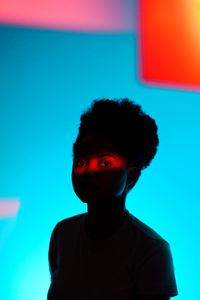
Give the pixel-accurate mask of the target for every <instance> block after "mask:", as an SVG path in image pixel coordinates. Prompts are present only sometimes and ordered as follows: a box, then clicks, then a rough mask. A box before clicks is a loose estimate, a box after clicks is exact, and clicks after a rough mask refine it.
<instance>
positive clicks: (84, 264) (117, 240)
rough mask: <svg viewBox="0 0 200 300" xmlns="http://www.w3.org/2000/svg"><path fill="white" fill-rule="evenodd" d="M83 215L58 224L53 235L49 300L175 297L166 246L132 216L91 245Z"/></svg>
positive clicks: (174, 283) (176, 291) (170, 257)
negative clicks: (152, 296) (106, 236)
mask: <svg viewBox="0 0 200 300" xmlns="http://www.w3.org/2000/svg"><path fill="white" fill-rule="evenodd" d="M86 215H87V213H83V214H80V215H77V216H73V217H71V218H67V219H64V220H63V221H61V222H59V223H58V224H57V225H56V226H55V228H54V230H53V232H52V235H51V240H50V245H49V266H50V271H51V285H50V288H49V291H48V296H47V298H48V300H78V299H82V300H83V299H87V300H102V299H104V300H107V299H109V300H111V299H115V300H134V295H169V296H170V297H173V296H176V295H178V290H177V285H176V279H175V274H174V265H173V260H172V255H171V250H170V245H169V243H168V242H167V241H166V240H164V239H163V238H162V237H161V236H160V235H159V234H158V233H156V232H155V231H154V230H153V229H151V228H150V227H149V226H147V225H146V224H144V223H143V222H141V221H140V220H139V219H137V218H136V217H135V216H133V215H132V214H131V213H130V212H128V211H127V216H126V218H125V220H124V222H123V224H122V225H121V226H120V227H119V228H118V230H117V231H116V232H115V233H114V234H112V235H111V236H110V237H108V238H105V239H103V240H91V239H89V237H88V235H87V234H86V232H85V227H84V221H85V218H86Z"/></svg>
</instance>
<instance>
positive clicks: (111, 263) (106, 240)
mask: <svg viewBox="0 0 200 300" xmlns="http://www.w3.org/2000/svg"><path fill="white" fill-rule="evenodd" d="M158 143H159V140H158V135H157V126H156V123H155V121H154V120H153V119H152V118H150V117H149V116H148V115H146V114H145V113H144V112H143V111H142V110H141V106H139V105H136V104H135V103H134V102H133V101H130V100H128V99H121V100H118V101H117V100H108V99H103V100H98V101H97V100H96V101H94V102H93V104H92V106H91V108H90V109H89V110H88V111H87V112H86V113H83V114H82V116H81V124H80V127H79V134H78V137H77V139H76V141H75V143H74V145H73V170H72V183H73V188H74V191H75V193H76V195H77V196H78V197H79V198H80V200H81V201H82V202H84V203H87V207H88V212H87V213H83V214H79V215H77V216H73V217H71V218H67V219H64V220H62V221H61V222H59V223H58V224H57V225H56V226H55V228H54V230H53V233H52V236H51V240H50V246H49V265H50V273H51V285H50V288H49V292H48V300H72V299H74V300H76V299H77V300H78V299H86V300H98V299H99V300H107V299H109V300H134V299H135V300H136V299H140V300H142V299H146V300H156V299H157V300H159V299H160V300H167V299H170V297H173V296H176V295H177V294H178V291H177V286H176V279H175V274H174V266H173V260H172V255H171V251H170V245H169V243H168V242H167V241H166V240H164V239H163V238H162V237H161V236H160V235H159V234H158V233H157V232H155V231H154V230H153V229H151V228H150V227H149V226H147V225H146V224H144V223H143V222H141V221H140V220H139V219H137V218H136V217H135V216H133V215H132V214H131V213H130V212H129V211H128V210H127V209H126V208H125V200H126V196H127V194H128V192H129V191H130V190H131V189H132V188H133V187H134V185H135V184H136V182H137V180H138V178H139V177H140V175H141V171H142V170H143V169H144V168H146V167H147V166H148V165H149V164H150V162H151V160H152V159H153V158H154V156H155V154H156V152H157V146H158Z"/></svg>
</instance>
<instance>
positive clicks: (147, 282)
mask: <svg viewBox="0 0 200 300" xmlns="http://www.w3.org/2000/svg"><path fill="white" fill-rule="evenodd" d="M135 278H136V295H168V296H170V297H174V296H176V295H178V290H177V285H176V279H175V274H174V265H173V260H172V254H171V251H170V245H169V243H168V242H166V241H165V242H163V243H160V244H159V245H158V247H156V248H155V249H154V250H153V251H151V254H149V255H148V257H146V258H145V259H144V260H142V262H141V264H140V265H139V266H138V268H137V271H136V277H135Z"/></svg>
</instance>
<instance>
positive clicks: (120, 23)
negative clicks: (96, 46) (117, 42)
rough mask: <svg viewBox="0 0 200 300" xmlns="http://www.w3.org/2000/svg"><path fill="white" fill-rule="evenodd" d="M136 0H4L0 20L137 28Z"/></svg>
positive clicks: (73, 26)
mask: <svg viewBox="0 0 200 300" xmlns="http://www.w3.org/2000/svg"><path fill="white" fill-rule="evenodd" d="M132 9H133V5H132V0H34V1H32V0H2V1H1V2H0V22H1V23H6V24H13V25H23V26H33V27H42V28H44V27H45V28H55V29H64V30H68V31H86V32H87V31H89V32H91V31H92V32H93V31H94V32H96V31H97V32H98V31H102V32H107V31H126V32H127V31H133V11H132Z"/></svg>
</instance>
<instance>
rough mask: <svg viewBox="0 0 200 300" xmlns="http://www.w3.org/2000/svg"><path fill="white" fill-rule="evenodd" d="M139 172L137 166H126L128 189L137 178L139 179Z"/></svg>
mask: <svg viewBox="0 0 200 300" xmlns="http://www.w3.org/2000/svg"><path fill="white" fill-rule="evenodd" d="M140 174H141V170H140V169H138V168H137V167H135V166H133V165H130V166H128V177H127V187H128V189H130V188H132V187H133V186H134V185H135V184H136V182H137V180H138V179H139V176H140Z"/></svg>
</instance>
